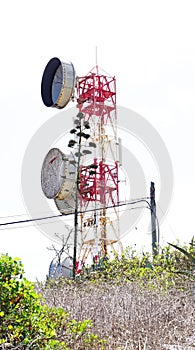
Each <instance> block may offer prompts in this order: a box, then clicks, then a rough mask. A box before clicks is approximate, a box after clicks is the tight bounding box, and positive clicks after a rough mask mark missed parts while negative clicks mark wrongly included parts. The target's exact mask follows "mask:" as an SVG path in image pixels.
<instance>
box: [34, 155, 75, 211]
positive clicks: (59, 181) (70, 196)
mask: <svg viewBox="0 0 195 350" xmlns="http://www.w3.org/2000/svg"><path fill="white" fill-rule="evenodd" d="M75 186H76V167H75V165H74V164H73V160H72V157H71V156H70V155H65V154H64V153H63V152H61V151H60V150H59V149H58V148H52V149H50V151H49V152H48V153H47V155H46V157H45V159H44V161H43V165H42V170H41V187H42V190H43V193H44V194H45V196H46V197H47V198H49V199H54V200H55V204H56V206H57V208H58V210H59V211H60V212H61V213H62V214H67V213H72V212H73V211H74V207H75Z"/></svg>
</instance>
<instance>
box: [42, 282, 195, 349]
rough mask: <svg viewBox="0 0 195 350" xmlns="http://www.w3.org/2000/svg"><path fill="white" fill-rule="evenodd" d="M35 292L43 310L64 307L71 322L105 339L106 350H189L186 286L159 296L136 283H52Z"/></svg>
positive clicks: (192, 315) (194, 315) (190, 308)
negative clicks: (87, 323) (86, 324)
mask: <svg viewBox="0 0 195 350" xmlns="http://www.w3.org/2000/svg"><path fill="white" fill-rule="evenodd" d="M37 289H38V292H40V293H42V294H43V296H44V297H45V298H46V303H47V304H48V305H49V306H55V307H62V308H64V309H65V311H67V312H69V313H70V314H71V317H72V318H74V319H75V320H77V321H81V320H83V319H91V320H92V321H93V332H94V333H95V334H98V335H99V336H100V337H101V338H104V339H106V340H107V345H106V347H105V348H106V349H110V350H114V349H118V350H119V349H120V350H125V349H126V350H150V349H151V350H158V349H170V350H171V349H172V350H173V349H174V350H176V349H178V350H180V349H182V350H184V349H185V350H189V349H195V338H194V329H195V327H194V326H195V312H194V296H193V295H192V292H190V290H191V287H188V288H186V291H180V290H178V288H177V289H176V288H175V289H172V290H170V291H168V292H166V293H163V294H162V293H160V292H159V291H158V289H156V290H155V291H151V290H146V289H143V287H140V286H139V284H137V283H129V284H128V283H123V284H115V283H101V282H99V283H98V284H93V283H90V282H84V283H82V284H66V283H58V282H57V281H56V282H55V283H54V284H53V285H52V287H50V288H48V287H44V286H41V285H39V286H38V287H37ZM173 344H174V347H172V346H173ZM78 346H79V345H78ZM77 349H81V348H80V347H78V348H77ZM82 349H83V348H82Z"/></svg>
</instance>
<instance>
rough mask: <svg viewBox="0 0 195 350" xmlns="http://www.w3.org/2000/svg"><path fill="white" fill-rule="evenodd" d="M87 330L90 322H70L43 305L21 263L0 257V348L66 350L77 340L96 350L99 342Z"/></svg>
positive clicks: (6, 256) (58, 310)
mask: <svg viewBox="0 0 195 350" xmlns="http://www.w3.org/2000/svg"><path fill="white" fill-rule="evenodd" d="M90 327H92V323H91V321H90V320H84V321H81V322H77V321H75V320H70V317H69V315H68V314H67V313H66V312H65V311H64V310H63V309H62V308H54V307H52V308H50V307H48V306H47V305H45V304H44V300H43V298H42V297H41V295H38V294H37V293H36V292H35V289H34V284H33V283H32V282H29V281H28V280H26V279H25V278H24V269H23V265H22V263H21V261H20V260H19V259H17V258H14V259H13V258H11V257H9V256H8V255H2V256H1V257H0V347H1V348H3V349H5V348H8V349H10V347H11V348H14V347H17V349H44V350H51V349H66V350H68V349H75V348H74V345H75V342H76V341H77V340H78V339H79V340H80V342H81V343H83V344H87V346H88V345H89V346H91V345H92V344H94V348H95V346H96V345H98V344H102V342H101V341H100V340H99V339H98V337H97V336H95V335H94V334H93V333H91V332H90V330H89V328H90ZM71 344H72V345H71ZM69 345H70V347H69ZM72 346H73V347H72ZM85 348H87V347H85ZM101 348H102V347H101ZM102 349H103V348H102Z"/></svg>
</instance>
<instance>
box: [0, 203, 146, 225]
mask: <svg viewBox="0 0 195 350" xmlns="http://www.w3.org/2000/svg"><path fill="white" fill-rule="evenodd" d="M147 199H148V198H146V199H145V198H142V199H138V200H134V201H130V202H125V203H119V204H118V205H115V206H113V205H110V206H107V207H103V208H104V209H111V208H117V207H122V206H126V205H131V204H137V203H141V202H146V203H147V204H148V206H149V208H150V203H149V202H148V201H147ZM103 208H96V209H89V210H85V213H86V212H93V211H97V210H98V211H100V210H102V209H103ZM82 213H83V211H78V214H82ZM73 214H74V211H73V212H72V213H67V214H58V215H51V216H45V217H40V218H32V219H26V220H18V221H10V222H3V223H1V224H0V227H2V226H8V225H16V224H24V223H28V222H36V221H41V220H47V219H53V218H58V217H65V216H70V215H73Z"/></svg>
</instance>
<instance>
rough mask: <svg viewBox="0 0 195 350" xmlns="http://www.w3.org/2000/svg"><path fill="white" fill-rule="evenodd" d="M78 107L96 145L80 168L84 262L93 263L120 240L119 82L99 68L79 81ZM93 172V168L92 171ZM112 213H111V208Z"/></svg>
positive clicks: (81, 230) (81, 228)
mask: <svg viewBox="0 0 195 350" xmlns="http://www.w3.org/2000/svg"><path fill="white" fill-rule="evenodd" d="M77 102H78V104H77V107H78V109H79V110H80V112H82V113H83V116H84V121H87V122H89V124H90V135H91V141H92V142H93V143H95V144H96V148H95V150H94V151H93V156H94V158H93V159H91V160H92V162H93V165H94V171H92V170H91V167H89V164H86V163H85V160H84V159H83V162H82V165H81V166H80V184H79V199H80V208H81V212H82V214H81V216H80V232H81V251H82V253H83V252H84V253H83V256H82V258H81V260H84V261H85V259H86V258H87V256H88V254H89V252H90V251H91V252H92V256H93V260H94V263H96V264H97V263H98V262H99V258H100V257H105V256H106V255H107V254H108V246H110V245H111V246H112V245H113V244H114V243H116V242H118V240H119V212H118V204H119V152H118V145H119V143H118V139H117V112H116V80H115V77H111V76H109V75H107V74H105V72H104V71H102V70H100V69H99V67H98V66H97V65H96V66H95V67H94V68H93V69H92V70H91V71H90V72H89V73H88V74H87V75H86V76H84V77H81V78H78V81H77ZM92 169H93V168H92ZM110 207H111V208H112V209H109V208H110ZM88 210H89V212H90V214H88Z"/></svg>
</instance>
